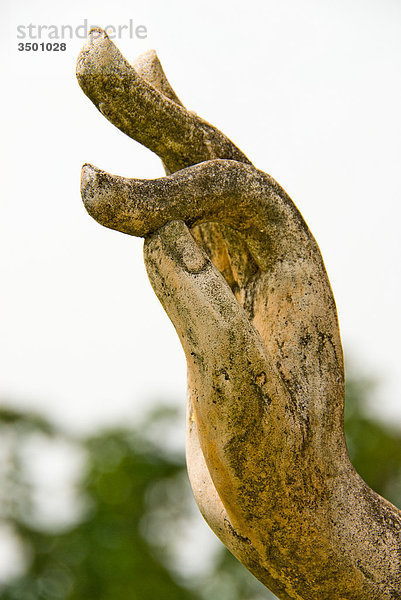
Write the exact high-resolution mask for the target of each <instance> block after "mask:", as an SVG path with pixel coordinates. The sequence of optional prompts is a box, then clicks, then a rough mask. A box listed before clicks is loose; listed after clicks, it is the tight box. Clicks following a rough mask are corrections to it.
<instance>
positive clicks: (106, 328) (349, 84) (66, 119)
mask: <svg viewBox="0 0 401 600" xmlns="http://www.w3.org/2000/svg"><path fill="white" fill-rule="evenodd" d="M1 11H2V14H1V17H2V37H1V42H0V43H1V61H2V78H3V86H2V95H1V103H2V111H1V115H2V136H1V139H2V161H1V165H2V171H3V172H2V193H1V205H2V206H1V215H2V218H1V224H0V235H1V237H0V244H1V248H0V251H1V284H2V293H1V297H0V298H1V299H0V302H1V331H0V335H1V337H0V340H1V341H0V365H1V377H0V393H1V395H2V396H3V397H5V398H7V399H9V401H12V402H13V403H14V405H16V406H28V407H31V408H39V409H43V410H46V411H47V412H48V413H49V414H51V415H52V416H54V417H56V418H58V419H59V420H61V421H63V422H66V423H68V424H69V425H71V426H73V427H85V428H87V427H91V426H95V425H98V424H103V423H107V422H109V421H115V420H121V419H123V418H126V417H127V416H132V415H135V414H137V411H138V409H140V410H142V409H143V408H144V407H147V406H149V404H150V403H151V402H153V401H155V400H158V399H163V400H169V401H175V402H177V403H179V404H183V403H184V396H185V379H186V374H185V360H184V356H183V352H182V350H181V348H180V345H179V342H178V339H177V336H176V335H175V332H174V330H173V327H172V325H171V324H170V322H169V321H168V318H167V316H166V315H165V314H164V312H163V310H162V309H161V307H160V305H159V303H158V300H157V298H156V297H155V295H154V294H153V291H152V289H151V287H150V284H149V282H148V280H147V276H146V272H145V269H144V266H143V261H142V241H141V240H138V239H135V238H131V237H129V236H126V235H123V234H120V233H118V232H113V231H110V230H106V229H104V228H102V227H100V226H99V225H98V224H96V223H95V222H94V221H93V220H91V219H90V217H89V216H88V215H87V214H86V212H85V210H84V209H83V206H82V203H81V199H80V193H79V179H80V168H81V165H82V164H83V163H84V162H91V163H93V164H95V165H97V166H98V167H100V168H103V169H105V170H107V171H109V172H112V173H116V174H120V175H125V176H130V177H148V178H150V177H158V176H160V175H162V174H163V171H162V167H161V164H160V161H159V159H158V158H157V157H156V156H154V155H152V153H151V152H150V151H149V150H147V149H145V148H143V147H141V146H140V145H139V144H137V143H136V142H134V141H132V140H131V139H129V138H128V137H126V136H125V135H124V134H122V133H121V132H120V131H119V130H117V129H116V128H114V127H113V126H112V125H111V124H110V123H109V122H108V121H106V119H105V118H104V117H103V116H102V115H101V114H100V113H99V112H98V111H97V110H96V109H95V107H94V106H93V105H92V104H91V103H90V101H89V100H88V99H87V98H86V97H85V96H84V94H83V93H82V91H81V90H80V88H79V86H78V84H77V82H76V79H75V60H76V56H77V54H78V52H79V48H80V46H81V45H82V43H83V40H82V39H79V38H77V37H76V36H74V38H73V39H69V37H67V38H66V39H64V40H60V41H64V42H65V43H66V50H65V51H64V52H46V51H37V52H25V51H19V50H18V43H19V42H21V41H22V40H21V39H18V38H17V27H18V26H20V30H19V31H20V32H21V31H24V32H25V33H27V32H28V30H27V29H26V28H27V26H28V25H29V24H32V25H34V26H38V25H42V26H43V25H47V26H50V25H53V26H55V27H59V28H60V30H61V26H62V25H64V26H67V25H70V26H71V27H72V28H74V30H75V28H77V27H80V26H81V28H80V29H78V33H79V34H81V33H82V31H83V27H82V26H83V25H85V19H87V22H88V24H91V25H100V26H103V27H105V26H106V25H112V26H114V27H118V26H119V25H120V26H124V25H126V26H128V28H129V27H131V28H133V29H135V28H136V27H137V26H139V25H142V26H143V27H142V29H141V30H140V31H141V34H142V37H141V39H140V38H138V37H136V36H135V35H134V36H133V37H130V35H129V33H130V32H129V29H127V28H124V30H123V34H122V37H121V39H119V40H115V41H116V43H117V44H118V46H119V47H120V49H121V50H122V52H123V53H124V54H125V56H126V57H127V59H128V60H133V59H134V57H135V56H136V55H137V54H139V53H142V52H144V51H145V50H147V49H149V48H155V49H156V50H157V52H158V54H159V57H160V59H161V61H162V63H163V65H164V68H165V71H166V73H167V76H168V78H169V79H170V81H171V83H172V85H173V87H174V88H175V90H176V92H177V94H178V96H179V97H180V98H181V99H182V101H183V102H184V103H185V105H186V106H187V107H188V108H190V109H192V110H195V111H196V112H197V113H198V114H199V115H201V116H202V117H204V118H206V119H207V120H208V121H210V122H211V123H213V124H215V125H216V126H218V127H219V128H220V129H222V130H223V131H224V132H225V133H226V134H227V135H228V136H229V137H230V138H231V139H232V140H233V141H234V142H235V143H236V144H237V145H238V146H239V147H240V148H241V149H242V150H243V151H244V152H245V153H246V154H247V155H248V157H249V158H250V159H251V160H252V161H253V162H254V164H255V165H256V166H257V167H258V168H260V169H262V170H264V171H267V172H268V173H270V174H271V175H272V176H273V177H274V178H275V179H276V180H277V181H278V182H279V183H280V184H281V185H282V186H283V187H284V189H286V191H287V192H288V193H289V194H290V196H291V197H292V198H293V200H294V202H295V203H296V205H297V206H298V208H299V209H300V211H301V212H302V214H303V215H304V217H305V219H306V221H307V222H308V224H309V226H310V228H311V230H312V232H313V234H314V235H315V237H316V239H317V241H318V243H319V246H320V248H321V250H322V253H323V257H324V259H325V263H326V267H327V270H328V274H329V277H330V280H331V283H332V287H333V290H334V294H335V298H336V302H337V306H338V312H339V318H340V325H341V332H342V338H343V345H344V348H345V351H346V356H347V357H348V358H349V364H350V365H351V366H353V367H354V370H355V371H358V372H362V373H365V374H368V375H369V376H372V377H374V378H377V379H378V381H379V386H378V388H377V392H376V395H375V405H376V407H377V410H378V411H379V412H380V413H381V414H383V415H386V416H387V417H388V418H391V419H393V420H397V421H398V422H399V423H401V403H400V402H399V397H400V392H401V369H400V368H399V364H400V359H401V349H400V344H399V339H400V334H401V317H400V310H399V298H400V292H401V282H400V276H399V275H400V258H401V241H400V236H399V218H400V208H399V207H400V201H401V191H400V183H399V179H400V177H399V174H400V158H401V115H400V106H401V69H400V66H401V35H400V30H401V29H400V28H401V3H400V2H399V1H398V0H374V1H373V0H363V1H362V0H336V1H335V2H333V1H332V0H330V1H329V0H306V1H300V0H284V1H283V0H280V1H279V0H275V1H273V0H264V1H253V2H252V1H248V2H238V1H234V0H229V1H228V0H223V1H220V2H217V1H216V0H203V1H202V2H201V1H198V2H188V1H186V2H184V1H183V0H182V1H181V0H171V1H169V2H166V1H162V0H147V1H146V2H145V1H138V2H135V1H131V2H123V1H122V0H113V1H112V2H111V1H109V2H104V1H103V0H96V1H87V2H84V1H82V0H81V1H79V2H74V1H73V0H71V1H69V2H63V3H56V2H51V1H50V0H42V1H35V2H31V1H28V0H21V1H19V2H18V1H17V2H16V1H13V2H12V1H11V0H3V2H2V5H1ZM21 27H22V28H23V29H21ZM144 27H145V28H146V30H147V35H146V37H145V36H144ZM24 28H25V29H24ZM31 29H32V28H31ZM52 31H53V33H54V31H56V30H55V29H53V30H52ZM33 32H34V33H35V34H36V33H37V28H36V27H35V28H34V29H33ZM49 32H50V29H49V30H48V33H49ZM23 41H36V42H40V41H44V42H48V41H49V39H48V38H47V36H46V30H44V29H43V28H42V39H41V40H29V39H28V38H26V39H24V40H23ZM51 41H54V39H52V40H51Z"/></svg>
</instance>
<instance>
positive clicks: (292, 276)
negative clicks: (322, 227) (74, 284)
mask: <svg viewBox="0 0 401 600" xmlns="http://www.w3.org/2000/svg"><path fill="white" fill-rule="evenodd" d="M77 76H78V81H79V83H80V86H81V87H82V89H83V91H84V92H85V94H86V95H87V96H88V97H89V98H90V100H91V101H92V102H93V103H94V104H95V106H96V107H97V108H98V109H99V110H100V112H101V113H102V114H103V115H104V116H105V117H106V118H107V119H109V121H111V122H112V123H113V124H114V125H115V126H116V127H118V128H119V129H121V130H122V131H123V132H124V133H126V134H127V135H129V136H130V137H132V138H134V139H135V140H137V141H139V142H140V143H142V144H144V145H145V146H147V147H148V148H150V149H151V150H153V151H154V152H156V153H157V154H158V155H159V156H160V158H161V159H162V161H163V163H164V166H165V169H166V172H167V175H166V176H165V177H161V178H160V179H155V180H141V179H127V178H124V177H119V176H116V175H109V174H108V173H105V172H104V171H101V170H99V169H98V168H96V167H94V166H91V165H88V164H86V165H84V167H83V170H82V198H83V201H84V204H85V207H86V209H87V211H88V212H89V214H90V215H91V216H92V217H93V218H94V219H96V220H97V221H98V222H99V223H101V224H102V225H104V226H106V227H110V228H112V229H116V230H118V231H121V232H124V233H128V234H130V235H135V236H141V237H144V238H145V243H144V257H145V263H146V267H147V271H148V274H149V278H150V281H151V283H152V286H153V288H154V290H155V292H156V294H157V296H158V297H159V299H160V301H161V303H162V305H163V307H164V308H165V310H166V312H167V314H168V315H169V317H170V319H171V320H172V322H173V324H174V326H175V328H176V330H177V333H178V335H179V337H180V340H181V343H182V345H183V348H184V350H185V354H186V358H187V363H188V384H189V385H188V387H189V391H188V413H187V414H188V417H187V419H188V440H187V463H188V472H189V477H190V480H191V484H192V488H193V491H194V494H195V498H196V501H197V503H198V505H199V508H200V510H201V512H202V514H203V516H204V517H205V519H206V521H207V522H208V523H209V525H210V527H211V528H212V529H213V530H214V532H215V533H216V534H217V535H218V536H219V538H220V539H221V540H222V541H223V542H224V544H225V545H226V546H227V547H228V548H229V550H230V551H231V552H232V553H233V554H234V555H235V556H236V557H237V558H238V559H239V560H240V561H241V562H242V563H243V564H244V565H245V566H246V567H247V568H248V569H249V570H250V571H251V572H252V573H253V574H254V575H255V576H256V577H257V578H258V579H259V580H260V581H262V582H263V583H264V584H265V585H266V586H267V587H268V588H269V589H271V590H272V591H273V592H274V593H275V594H276V595H277V596H278V597H279V598H280V599H283V600H284V599H292V600H301V599H302V600H374V599H383V600H384V599H388V600H390V599H401V513H400V511H399V510H398V509H397V508H396V507H394V506H393V505H392V504H390V503H389V502H387V501H386V500H385V499H383V498H381V497H380V496H379V495H377V494H376V493H375V492H374V491H373V490H371V489H370V488H369V487H368V486H367V485H366V483H365V482H364V481H363V480H362V479H361V478H360V476H359V475H358V474H357V473H356V472H355V470H354V468H353V467H352V465H351V463H350V460H349V458H348V454H347V450H346V446H345V441H344V434H343V398H344V372H343V355H342V348H341V341H340V336H339V330H338V322H337V314H336V307H335V303H334V299H333V294H332V291H331V288H330V284H329V281H328V278H327V274H326V271H325V268H324V264H323V260H322V257H321V254H320V251H319V248H318V246H317V244H316V241H315V240H314V238H313V236H312V234H311V233H310V231H309V229H308V227H307V225H306V223H305V222H304V220H303V218H302V216H301V215H300V213H299V212H298V210H297V208H296V207H295V205H294V204H293V202H292V201H291V199H290V198H289V197H288V196H287V194H286V193H285V192H284V191H283V189H282V188H281V187H280V186H279V185H278V184H277V183H276V182H275V181H274V179H272V178H271V177H270V176H269V175H266V174H265V173H263V172H261V171H259V170H258V169H256V168H255V167H254V166H253V165H252V164H251V163H250V161H249V160H248V159H247V158H246V157H245V156H244V154H243V153H242V152H241V151H240V150H239V149H238V148H237V147H236V146H235V145H234V144H233V143H232V142H231V141H230V140H228V139H227V138H226V137H225V136H224V135H223V134H222V133H221V132H220V131H218V130H217V129H216V128H215V127H213V126H212V125H210V124H209V123H207V122H205V121H204V120H202V119H201V118H200V117H198V116H197V115H196V114H195V113H193V112H191V111H188V110H187V109H186V108H184V106H183V105H182V104H181V102H180V101H179V99H178V98H177V96H176V94H175V93H174V91H173V90H172V88H171V87H170V85H169V82H168V81H167V79H166V77H165V75H164V72H163V70H162V67H161V65H160V63H159V61H158V59H157V56H156V55H155V53H154V52H148V53H146V54H144V55H142V56H141V57H139V59H138V60H137V62H136V63H134V64H133V66H131V65H130V64H129V63H128V62H127V61H126V60H125V59H124V57H123V56H122V55H121V54H120V52H119V51H118V49H117V48H116V46H115V45H114V44H113V43H112V42H111V41H110V39H109V38H108V37H107V35H106V34H105V33H104V32H102V31H101V30H97V29H96V30H93V31H92V32H91V34H90V35H89V38H88V41H87V43H86V45H85V46H84V47H83V49H82V51H81V53H80V55H79V58H78V64H77Z"/></svg>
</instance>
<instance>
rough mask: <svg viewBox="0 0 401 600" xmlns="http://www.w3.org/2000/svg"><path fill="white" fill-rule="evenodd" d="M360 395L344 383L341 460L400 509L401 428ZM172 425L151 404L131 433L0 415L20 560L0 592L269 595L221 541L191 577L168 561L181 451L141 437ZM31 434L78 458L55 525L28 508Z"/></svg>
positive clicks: (4, 491) (185, 511)
mask: <svg viewBox="0 0 401 600" xmlns="http://www.w3.org/2000/svg"><path fill="white" fill-rule="evenodd" d="M368 391H369V385H368V384H366V382H363V381H351V383H350V384H349V385H348V387H347V402H346V407H347V408H346V415H345V421H346V434H347V445H348V448H349V452H350V456H351V459H352V461H353V463H354V465H355V467H356V468H357V470H358V471H359V473H360V474H361V475H362V477H364V479H365V480H366V481H367V482H368V483H369V485H371V486H372V487H373V488H374V489H375V490H376V491H378V492H379V493H381V494H383V495H385V496H386V497H387V498H388V499H390V500H391V501H392V502H393V503H395V504H396V505H398V506H401V486H400V482H401V477H400V475H401V472H400V471H401V443H400V442H401V432H400V429H393V428H390V427H389V426H388V425H384V424H383V423H380V422H377V421H376V420H375V419H373V418H372V417H371V416H370V415H369V412H368V411H367V408H366V402H365V399H366V397H367V394H368ZM176 423H177V415H176V413H174V412H171V411H166V410H161V411H160V410H159V411H156V413H155V414H153V415H151V416H150V417H149V418H148V420H147V421H146V422H144V423H142V424H141V425H140V426H137V427H136V428H135V429H128V428H120V429H115V430H110V431H103V432H100V433H98V434H96V435H93V436H88V437H86V438H80V439H73V438H72V437H71V436H68V435H67V434H66V433H65V432H60V431H58V430H57V429H56V427H54V426H53V425H52V424H50V423H49V422H48V421H46V420H45V419H42V418H39V417H37V416H35V415H30V414H23V413H18V412H13V411H12V410H6V409H3V410H2V411H0V432H1V440H2V446H1V448H0V450H1V452H2V456H3V459H2V467H1V469H0V485H1V493H0V499H1V506H0V524H3V525H4V524H6V525H7V526H8V527H11V528H12V531H13V533H14V535H15V537H16V539H18V540H19V541H20V544H21V548H22V550H23V554H24V556H25V560H26V568H25V571H24V572H23V573H22V574H19V575H18V576H15V577H14V578H13V579H11V580H9V581H7V582H6V583H4V585H3V586H2V588H1V589H0V598H1V599H2V600H39V599H44V600H95V599H96V600H106V599H107V600H150V599H152V600H153V599H154V598H161V599H163V600H170V599H171V600H173V599H174V600H191V599H192V600H206V599H207V600H211V599H214V598H218V599H219V600H263V599H265V600H267V599H269V598H273V596H272V595H271V594H270V593H269V592H268V591H267V590H266V589H265V588H264V587H263V586H262V585H261V584H260V583H259V582H258V581H256V579H255V578H254V577H253V576H252V575H250V574H249V573H248V572H247V571H246V569H245V568H244V567H243V566H242V565H240V564H239V563H238V562H237V561H236V560H235V559H234V558H233V557H232V556H231V554H230V553H229V552H227V551H226V550H225V549H224V547H223V546H222V545H220V547H218V546H217V545H216V548H217V549H215V550H214V554H213V557H212V559H211V560H210V561H209V563H210V566H209V567H208V568H206V569H203V572H202V573H198V574H196V575H193V574H192V575H191V576H188V575H187V576H186V575H185V569H184V570H183V569H181V570H180V568H179V567H178V566H177V564H176V563H177V561H175V559H174V555H175V553H176V551H177V548H179V547H180V545H182V540H183V539H184V538H185V537H186V538H188V537H189V535H188V529H189V531H190V533H191V532H192V528H193V527H194V520H193V519H194V508H193V507H194V504H193V500H192V496H191V492H190V489H189V484H188V481H187V477H186V473H185V466H184V463H183V456H182V453H181V452H180V453H177V451H174V450H171V448H170V449H169V448H168V444H166V443H165V441H164V440H163V439H161V438H162V435H160V434H159V435H156V436H155V435H153V436H152V435H150V436H149V435H148V433H149V432H151V431H155V430H156V431H159V432H163V431H166V432H167V431H169V432H170V435H171V432H173V435H174V431H175V430H176V429H177V427H176ZM155 424H156V428H155V427H154V425H155ZM41 437H43V438H46V439H47V440H48V442H49V446H48V447H49V448H50V449H51V447H52V443H57V442H58V441H60V440H64V441H67V442H68V443H69V444H71V445H72V446H74V447H75V448H76V449H77V448H78V449H79V451H80V452H82V454H83V457H84V468H83V469H82V472H81V473H80V476H79V478H78V481H77V483H76V487H77V490H76V492H77V495H78V497H79V498H80V499H81V504H82V509H81V511H80V514H79V515H78V516H77V517H76V518H75V520H74V522H73V523H69V524H64V525H63V526H62V527H59V528H58V529H57V528H56V529H54V528H53V529H51V527H49V524H46V523H45V522H44V521H43V519H42V521H41V520H40V519H38V518H37V515H36V516H35V498H34V496H35V490H34V485H33V483H32V476H31V475H30V468H31V467H30V461H29V453H28V455H27V452H26V451H25V452H24V446H25V447H26V445H27V444H28V445H29V444H30V443H32V440H33V441H35V440H38V439H40V438H41ZM60 468H62V465H61V466H60ZM205 527H206V526H205ZM195 529H196V528H195ZM194 531H195V530H194ZM194 535H195V536H196V531H195V533H194ZM202 552H205V550H204V549H203V548H202V547H200V548H199V553H202ZM195 571H196V570H195Z"/></svg>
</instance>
